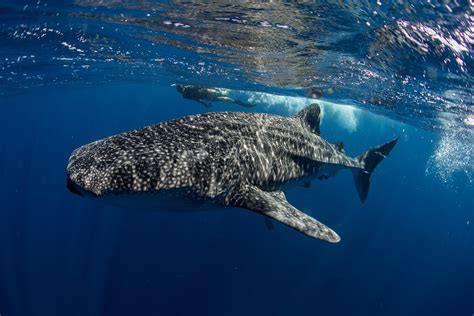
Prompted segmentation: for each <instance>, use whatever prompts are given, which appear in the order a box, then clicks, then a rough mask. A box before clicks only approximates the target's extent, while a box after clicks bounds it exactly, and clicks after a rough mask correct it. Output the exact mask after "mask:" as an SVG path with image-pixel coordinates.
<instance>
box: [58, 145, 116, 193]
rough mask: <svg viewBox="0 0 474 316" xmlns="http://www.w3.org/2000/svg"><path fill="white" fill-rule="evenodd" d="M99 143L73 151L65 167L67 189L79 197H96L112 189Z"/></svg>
mask: <svg viewBox="0 0 474 316" xmlns="http://www.w3.org/2000/svg"><path fill="white" fill-rule="evenodd" d="M99 147H100V146H99V143H98V142H94V143H91V144H87V145H84V146H82V147H79V148H78V149H76V150H74V152H73V153H72V154H71V157H70V158H69V162H68V166H67V188H68V190H69V191H71V192H72V193H75V194H78V195H81V196H92V197H98V196H100V195H102V194H103V193H105V192H108V191H110V190H111V189H112V187H111V181H110V180H111V177H112V174H111V172H110V171H111V170H110V168H107V164H106V162H105V161H103V160H102V159H100V158H101V156H100V155H96V154H97V152H98V151H99V150H100V148H99Z"/></svg>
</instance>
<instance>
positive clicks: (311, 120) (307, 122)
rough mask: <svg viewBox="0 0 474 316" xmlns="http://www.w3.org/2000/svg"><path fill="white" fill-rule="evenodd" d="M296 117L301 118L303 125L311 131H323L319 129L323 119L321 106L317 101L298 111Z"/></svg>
mask: <svg viewBox="0 0 474 316" xmlns="http://www.w3.org/2000/svg"><path fill="white" fill-rule="evenodd" d="M295 117H297V118H299V119H300V120H301V122H302V123H303V125H304V126H305V127H307V128H308V129H309V130H310V131H311V132H313V133H315V134H317V135H319V134H320V133H321V131H320V129H319V125H320V120H321V108H320V107H319V105H318V104H317V103H312V104H310V105H308V106H307V107H305V108H304V109H303V110H301V111H300V112H298V113H297V114H296V115H295Z"/></svg>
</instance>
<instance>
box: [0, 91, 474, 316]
mask: <svg viewBox="0 0 474 316" xmlns="http://www.w3.org/2000/svg"><path fill="white" fill-rule="evenodd" d="M0 109H1V112H2V113H1V115H0V202H1V204H0V207H1V210H0V314H1V315H2V316H23V315H25V316H27V315H28V316H31V315H49V316H50V315H351V316H354V315H468V316H470V315H472V314H473V313H474V233H473V231H474V230H473V225H474V216H473V210H474V199H473V193H474V190H473V186H472V184H469V183H468V181H467V180H466V179H465V178H463V177H461V176H459V175H458V176H457V178H456V175H455V180H454V183H452V184H450V185H446V184H443V183H442V182H441V181H439V180H437V179H436V178H435V177H433V176H430V175H428V176H427V175H426V174H425V169H426V162H427V160H428V158H429V156H430V155H431V154H432V153H433V151H434V149H435V145H436V141H437V140H438V137H439V136H437V135H436V134H432V133H429V132H426V131H422V130H419V129H416V128H414V127H410V126H406V125H399V124H396V123H393V122H391V121H388V120H385V119H380V118H377V117H374V116H373V115H367V117H364V118H362V119H361V121H360V122H359V128H358V130H357V131H356V132H354V133H349V132H347V131H344V130H341V129H339V128H337V127H333V126H331V125H330V122H329V121H325V122H324V124H323V126H322V133H323V136H324V137H326V138H328V139H330V140H332V141H335V140H340V139H342V140H344V142H345V143H346V151H347V152H349V153H350V154H352V155H355V154H358V153H360V152H362V151H363V150H365V149H366V148H367V147H369V146H373V145H377V144H379V143H382V142H385V141H387V140H389V139H391V138H392V137H393V136H395V135H397V134H401V135H402V137H401V141H400V142H399V144H398V145H397V147H396V148H395V149H394V151H393V153H392V154H391V155H390V157H389V158H388V159H386V160H385V161H384V162H383V163H382V164H381V165H380V166H379V168H378V169H377V171H376V172H375V174H374V175H373V179H372V187H371V191H370V193H369V198H368V200H367V202H366V203H365V204H364V205H361V204H360V202H359V201H358V198H357V194H356V192H355V189H354V186H353V183H352V176H351V174H350V173H349V172H341V174H339V175H338V177H337V178H335V179H331V180H328V181H316V182H314V183H313V185H312V187H311V188H310V189H295V190H292V191H289V192H288V194H287V196H288V199H289V200H290V201H291V202H292V203H293V204H294V205H295V206H297V207H298V208H300V209H301V210H303V211H305V212H308V213H310V214H312V215H313V216H314V217H316V218H318V219H320V220H321V221H322V222H324V223H326V224H327V225H328V226H330V227H332V228H333V229H335V230H336V231H337V232H338V233H339V234H340V235H341V237H342V241H341V242H340V243H339V244H329V243H324V242H321V241H318V240H314V239H311V238H308V237H305V236H304V235H302V234H299V233H297V232H295V231H293V230H291V229H289V228H287V227H285V226H283V225H280V224H275V226H276V227H275V229H274V230H273V231H268V230H267V229H266V228H265V225H264V222H263V218H262V217H261V216H259V215H257V214H254V213H252V212H248V211H246V210H240V209H228V210H225V209H222V211H221V210H219V211H214V212H212V211H210V212H204V213H203V212H198V213H192V212H189V213H180V214H174V213H166V212H147V211H140V210H122V209H118V208H115V207H112V206H106V205H100V204H96V203H94V201H92V200H87V199H82V198H79V197H78V196H75V195H73V194H71V193H69V192H68V191H67V190H66V186H65V184H66V173H65V169H66V164H67V159H68V157H69V154H70V153H71V151H72V150H73V149H75V148H76V147H78V146H80V145H82V144H85V143H88V142H91V141H93V140H97V139H99V138H103V137H105V136H109V135H112V134H115V133H118V132H122V131H126V130H130V129H133V128H138V127H142V126H144V125H148V124H152V123H156V122H159V121H162V120H164V119H169V118H175V117H178V116H181V115H187V114H192V113H199V112H203V111H204V110H205V109H204V108H203V107H202V106H201V105H199V104H197V103H193V102H191V101H185V100H182V99H181V98H180V96H178V95H177V94H176V93H175V91H174V89H173V88H170V87H160V86H154V85H151V84H149V85H145V84H143V85H139V84H133V85H109V86H74V87H73V86H62V87H56V88H55V89H53V88H51V89H36V90H30V91H28V92H25V93H24V94H22V95H16V96H3V97H2V99H1V108H0ZM223 109H235V108H234V107H232V106H230V105H228V106H225V105H224V106H223V105H219V106H216V108H215V110H223ZM237 110H241V109H237ZM257 110H259V109H257ZM260 110H262V109H260ZM468 221H470V224H468Z"/></svg>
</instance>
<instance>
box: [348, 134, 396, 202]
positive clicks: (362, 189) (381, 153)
mask: <svg viewBox="0 0 474 316" xmlns="http://www.w3.org/2000/svg"><path fill="white" fill-rule="evenodd" d="M397 141H398V137H397V138H395V139H393V140H391V141H389V142H388V143H385V144H382V145H379V146H377V147H373V148H370V149H369V150H367V151H366V152H364V153H363V154H361V155H360V156H357V160H359V161H360V162H361V163H362V169H353V170H352V173H353V175H354V182H355V186H356V189H357V193H358V194H359V198H360V200H361V202H362V203H364V202H365V200H366V199H367V194H368V193H369V186H370V175H371V174H372V172H373V171H374V170H375V167H377V165H378V164H379V163H380V162H381V161H382V160H383V159H384V158H385V157H387V155H388V154H389V153H390V151H392V149H393V147H395V144H396V143H397Z"/></svg>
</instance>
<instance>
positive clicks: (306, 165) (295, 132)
mask: <svg viewBox="0 0 474 316" xmlns="http://www.w3.org/2000/svg"><path fill="white" fill-rule="evenodd" d="M320 113H321V110H320V107H319V105H318V104H311V105H309V106H308V107H306V108H305V109H303V110H302V111H301V112H299V113H298V114H296V115H295V116H292V117H282V116H278V115H271V114H262V113H244V112H214V113H205V114H199V115H191V116H186V117H182V118H178V119H174V120H170V121H166V122H162V123H159V124H156V125H152V126H148V127H144V128H140V129H137V130H134V131H130V132H126V133H123V134H119V135H115V136H111V137H108V138H105V139H103V140H99V141H95V142H93V143H90V144H87V145H84V146H82V147H79V148H78V149H76V150H74V152H73V153H72V155H71V157H70V158H69V163H68V166H67V175H68V178H67V186H68V188H69V190H70V191H71V192H73V193H76V194H79V195H82V196H90V197H93V198H95V199H99V200H105V201H110V202H111V203H115V204H117V205H122V206H127V205H128V206H132V207H141V206H148V207H152V208H153V209H156V210H159V209H162V210H182V209H187V210H197V209H199V207H200V206H202V205H207V206H209V205H214V206H224V207H238V208H246V209H249V210H251V211H254V212H257V213H260V214H262V215H265V216H268V217H269V218H271V219H273V220H276V221H279V222H281V223H283V224H286V225H288V226H290V227H292V228H294V229H295V230H297V231H299V232H301V233H303V234H306V235H308V236H311V237H314V238H318V239H321V240H325V241H328V242H333V243H334V242H339V241H340V237H339V236H338V234H337V233H336V232H334V231H333V230H332V229H330V228H329V227H327V226H326V225H324V224H322V223H321V222H319V221H317V220H316V219H314V218H312V217H311V216H309V215H307V214H305V213H303V212H301V211H300V210H298V209H297V208H295V207H294V206H293V205H291V204H290V203H289V202H288V201H287V199H286V197H285V194H284V193H283V191H282V190H285V188H288V187H289V186H291V185H294V184H302V183H303V184H304V186H309V181H310V180H311V179H327V178H330V177H333V176H335V175H336V174H337V172H338V171H340V170H342V169H349V170H351V171H352V173H353V175H354V181H355V185H356V188H357V193H358V194H359V197H360V200H361V201H362V202H364V201H365V200H366V198H367V194H368V191H369V183H370V175H371V174H372V172H373V171H374V169H375V167H376V166H377V165H378V164H379V163H380V162H381V161H382V160H383V159H384V158H385V157H386V156H387V155H388V154H389V153H390V151H391V150H392V149H393V147H394V146H395V144H396V143H397V140H398V138H395V139H393V140H391V141H389V142H387V143H385V144H383V145H379V146H377V147H373V148H370V149H369V150H367V151H366V152H364V153H362V154H361V155H360V156H357V157H355V158H352V157H349V156H347V155H346V154H345V152H344V149H343V145H342V143H340V142H338V143H336V144H331V143H329V142H326V141H325V140H323V139H322V138H321V137H320V129H319V125H320ZM267 223H268V222H267ZM268 225H270V223H268Z"/></svg>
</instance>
